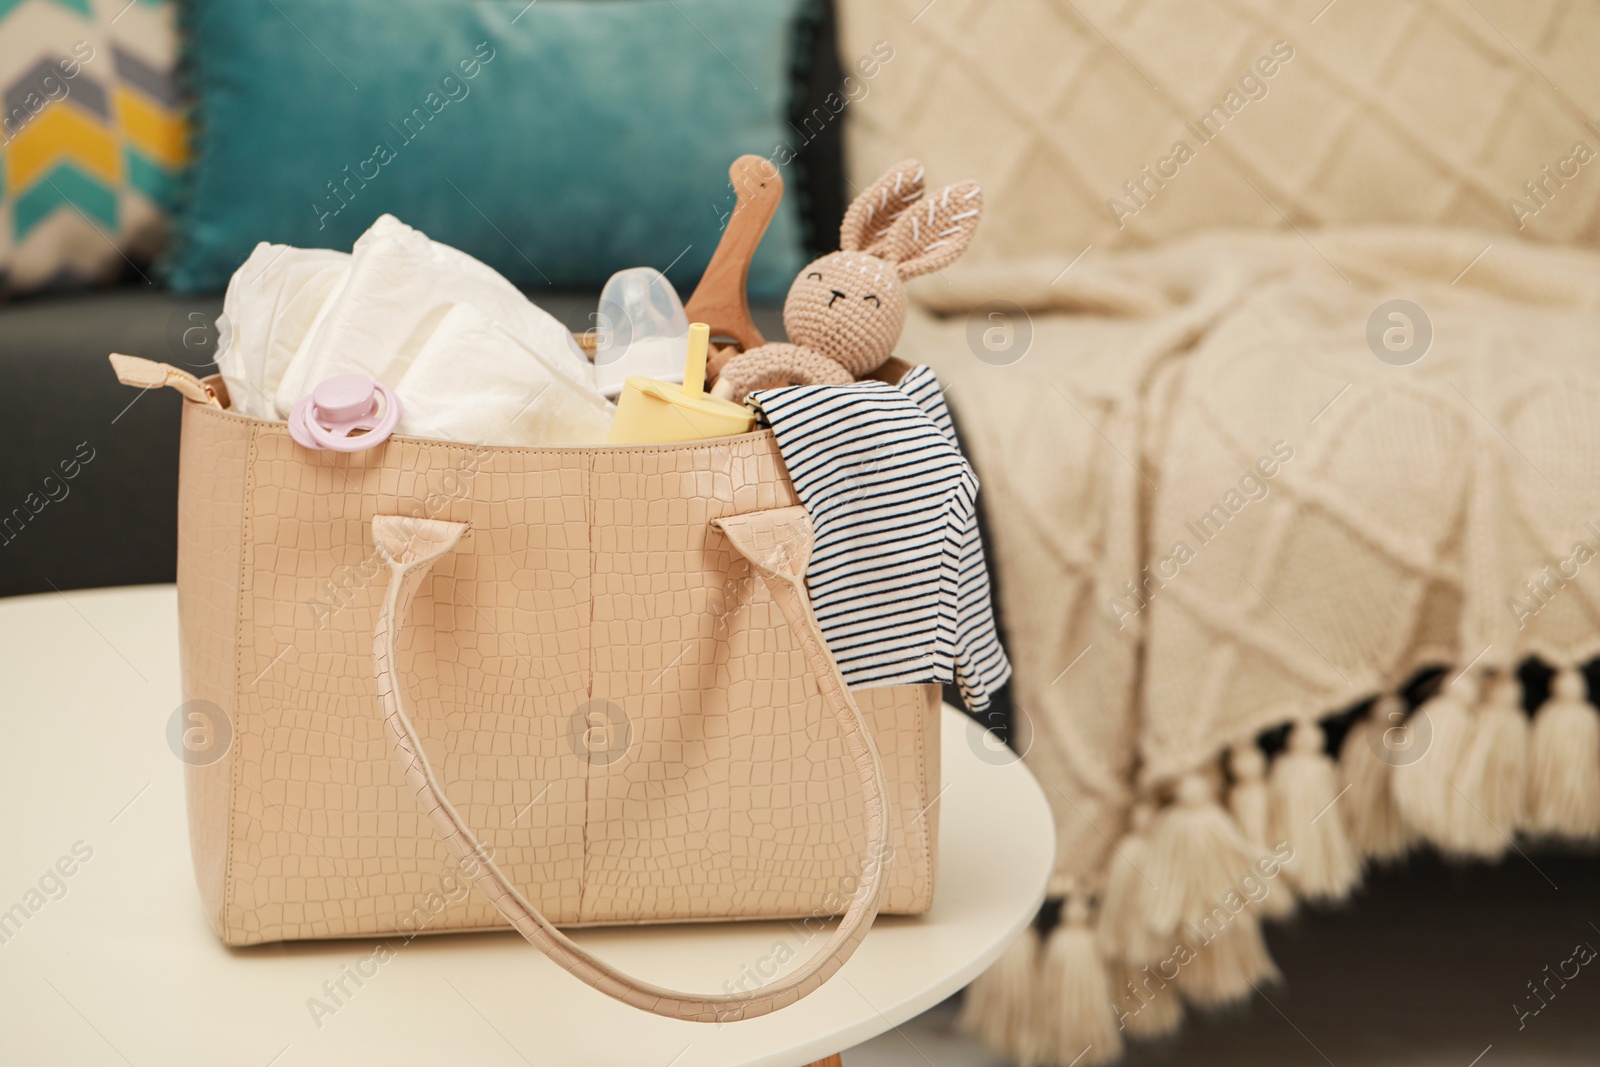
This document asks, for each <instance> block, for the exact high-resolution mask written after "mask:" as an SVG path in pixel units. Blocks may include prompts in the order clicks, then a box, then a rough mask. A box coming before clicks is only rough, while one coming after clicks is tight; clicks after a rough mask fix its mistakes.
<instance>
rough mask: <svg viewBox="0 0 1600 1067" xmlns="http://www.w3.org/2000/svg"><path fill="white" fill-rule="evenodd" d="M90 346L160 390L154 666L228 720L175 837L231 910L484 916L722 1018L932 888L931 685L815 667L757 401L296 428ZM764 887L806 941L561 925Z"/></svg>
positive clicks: (807, 985) (439, 919)
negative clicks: (528, 437) (302, 441)
mask: <svg viewBox="0 0 1600 1067" xmlns="http://www.w3.org/2000/svg"><path fill="white" fill-rule="evenodd" d="M113 362H114V364H115V365H116V369H117V372H118V376H119V377H120V378H122V380H123V381H125V382H129V383H130V384H135V385H142V386H146V387H149V386H154V385H170V386H173V387H175V388H178V389H179V390H180V391H181V392H183V393H184V395H185V397H186V398H187V399H188V402H187V403H185V404H184V410H183V444H182V453H181V460H180V477H179V504H178V506H179V529H178V533H179V548H178V609H179V625H180V629H181V638H182V658H183V663H182V666H183V685H184V699H185V701H186V711H187V712H188V713H189V714H188V718H189V719H190V720H192V721H197V722H199V721H202V720H205V721H207V722H210V724H211V725H212V726H213V727H214V729H213V730H212V734H213V735H225V736H223V737H221V743H214V744H212V745H211V747H210V750H207V751H205V752H204V754H196V755H195V757H194V758H192V759H188V760H186V762H188V763H189V766H188V767H187V771H186V773H187V776H188V802H189V824H190V842H191V846H192V851H193V856H194V865H195V873H196V876H197V877H198V879H199V883H200V890H201V895H202V897H203V898H204V901H205V906H206V910H207V912H208V914H209V916H210V919H211V922H212V925H213V926H214V927H215V928H216V930H217V933H218V934H219V935H220V936H221V937H222V939H223V940H224V941H226V942H227V943H228V944H231V945H250V944H256V943H260V942H266V941H277V940H288V939H297V938H332V937H390V936H400V937H407V938H409V937H410V936H413V935H415V934H417V933H436V932H446V931H459V930H484V929H494V928H501V927H504V926H506V925H507V924H509V925H511V926H513V927H515V928H516V929H517V930H519V931H521V932H522V934H523V935H524V936H525V937H526V938H527V939H528V940H529V941H531V942H532V943H533V944H534V945H535V946H537V947H538V948H539V949H541V950H542V951H543V952H545V953H546V954H547V955H549V956H550V957H551V958H552V959H554V960H555V961H556V962H557V963H559V964H560V965H561V966H563V967H565V968H566V969H567V970H569V971H570V972H571V973H572V974H573V975H574V976H576V977H577V978H579V979H581V980H583V981H585V982H587V983H589V984H591V985H593V986H594V987H596V988H597V989H600V990H601V991H602V992H605V993H607V994H609V995H611V996H614V997H617V998H619V999H621V1000H624V1001H626V1002H628V1003H630V1004H633V1005H635V1006H637V1007H640V1008H644V1009H646V1010H649V1011H654V1012H658V1013H660V1014H664V1015H669V1016H673V1017H679V1018H686V1019H694V1020H700V1021H723V1020H732V1019H741V1018H750V1017H754V1016H757V1015H762V1014H765V1013H767V1012H770V1011H772V1010H774V1009H776V1008H779V1007H783V1006H785V1005H787V1004H789V1003H792V1002H793V1001H795V1000H798V999H799V998H800V997H802V996H804V995H806V994H807V993H809V992H811V991H812V990H814V989H815V988H817V987H818V986H819V985H821V984H822V982H823V981H825V980H826V979H827V978H828V977H830V976H831V975H832V974H833V973H834V972H835V971H837V970H838V968H839V967H840V966H841V965H842V964H843V963H844V961H845V960H846V959H848V958H849V956H850V954H851V952H853V951H854V949H855V947H856V946H857V944H859V942H860V940H861V938H862V937H863V936H864V935H865V933H866V930H867V928H868V926H870V925H871V922H872V919H873V917H874V915H875V914H876V913H877V912H879V911H884V912H890V913H900V914H915V913H920V912H923V911H925V910H926V909H927V908H928V906H929V905H930V903H931V901H932V897H933V880H934V848H935V843H936V841H937V838H938V825H937V808H936V807H935V806H934V804H933V801H934V800H935V799H936V794H937V792H938V779H939V767H938V753H939V741H938V723H939V704H940V701H939V692H938V687H937V686H907V687H900V688H893V689H873V690H863V691H859V692H852V691H850V690H849V689H847V688H846V687H845V686H844V684H843V682H842V680H841V679H840V677H839V673H838V668H837V667H836V665H835V664H834V662H833V659H832V657H831V656H830V655H829V653H828V651H827V648H826V646H825V645H824V644H823V641H822V638H821V635H820V633H819V632H818V629H817V622H816V618H815V616H814V615H813V614H812V612H811V607H810V602H809V599H808V597H807V595H806V590H805V570H806V563H807V560H808V559H809V553H810V545H811V527H810V522H809V519H808V518H807V516H806V513H805V511H804V509H802V508H801V507H799V506H798V501H797V500H796V498H795V495H794V490H793V487H792V486H791V485H790V482H789V478H788V475H787V473H786V472H785V469H784V466H783V462H782V459H781V457H780V455H779V453H778V449H777V446H776V443H775V442H774V440H773V437H772V435H771V434H770V433H767V432H759V433H750V434H745V435H742V436H739V437H732V438H726V439H721V440H717V441H710V442H701V443H696V444H673V445H659V446H625V447H600V448H582V449H540V448H492V447H489V448H484V447H473V446H468V445H459V444H451V443H446V442H442V441H428V440H418V439H414V438H405V437H392V438H390V439H389V440H388V441H386V442H384V443H383V444H382V445H379V446H378V447H376V448H373V449H371V450H369V451H365V452H355V453H347V454H340V453H334V452H313V451H309V450H307V449H304V448H302V447H300V446H299V445H297V444H295V443H294V442H293V441H292V440H291V439H290V437H289V434H288V431H287V428H286V426H285V425H284V424H282V423H274V422H267V421H262V420H257V419H251V418H246V417H243V416H240V415H236V414H233V413H231V412H230V411H228V410H227V398H226V396H225V394H224V391H223V387H222V384H221V382H220V380H219V379H216V378H212V379H208V380H206V381H205V382H201V381H199V380H198V379H195V378H193V377H192V376H190V375H188V374H187V373H186V372H183V371H179V370H177V369H175V368H170V367H166V366H164V365H161V364H154V363H150V362H148V361H144V360H135V359H130V358H128V357H116V358H115V359H114V360H113ZM196 716H199V718H196ZM213 740H214V741H215V740H216V738H215V736H214V737H213ZM471 885H475V886H476V887H477V888H478V889H479V890H480V891H481V892H480V893H477V894H473V893H471V892H470V891H469V889H468V887H469V886H471ZM831 916H840V917H841V918H840V919H839V922H838V923H837V925H836V926H834V927H833V929H832V931H831V933H827V934H826V936H824V932H825V930H824V925H823V920H824V919H826V918H828V917H831ZM775 918H785V919H795V920H800V922H799V923H798V924H797V925H796V927H795V929H797V930H803V931H806V932H807V937H808V938H809V939H810V940H811V941H812V943H814V944H817V945H819V946H820V947H818V948H816V949H815V952H814V954H813V955H812V956H811V957H810V958H809V959H808V960H806V961H804V962H802V963H799V964H798V965H796V966H794V967H793V968H792V969H791V970H789V971H787V972H785V973H783V974H782V975H781V976H767V975H763V976H761V979H758V980H752V979H751V976H750V975H749V974H748V973H739V974H730V975H729V976H728V977H729V981H728V982H727V983H726V984H725V985H724V986H723V988H722V990H720V991H717V992H714V993H706V994H690V993H678V992H674V991H671V990H668V989H663V988H659V987H656V986H653V985H650V984H648V983H645V982H641V981H638V980H635V979H632V978H629V977H627V976H626V975H623V974H620V973H618V972H616V971H615V970H614V969H612V968H610V967H609V966H607V965H606V964H605V963H604V962H603V961H601V960H599V959H597V958H595V957H594V956H592V955H590V954H589V953H587V952H585V951H584V950H583V949H581V948H579V947H578V946H577V945H576V944H574V943H573V942H572V941H570V940H569V939H568V938H566V937H565V936H564V935H563V934H562V933H561V932H560V931H559V929H558V927H563V926H567V927H572V926H586V925H608V924H625V923H660V922H684V921H719V920H732V919H775ZM811 935H814V937H813V936H811ZM766 979H770V980H766ZM762 980H766V981H765V984H761V981H762Z"/></svg>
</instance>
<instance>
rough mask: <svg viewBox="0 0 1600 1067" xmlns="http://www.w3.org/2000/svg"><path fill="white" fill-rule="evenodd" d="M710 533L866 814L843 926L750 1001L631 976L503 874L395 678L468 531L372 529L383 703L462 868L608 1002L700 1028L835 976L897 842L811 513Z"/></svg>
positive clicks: (377, 524)
mask: <svg viewBox="0 0 1600 1067" xmlns="http://www.w3.org/2000/svg"><path fill="white" fill-rule="evenodd" d="M712 525H714V526H716V527H718V528H719V529H721V530H722V532H723V533H724V534H726V535H727V538H728V542H729V544H730V545H731V546H732V547H733V549H734V550H735V551H737V552H738V553H739V554H740V555H742V556H743V557H744V558H745V559H747V560H749V561H750V563H751V565H752V566H753V567H754V568H755V570H756V573H757V574H759V575H760V576H761V579H762V582H763V584H764V585H765V586H766V588H767V591H768V592H769V593H770V595H771V596H772V599H773V601H774V602H775V603H776V604H777V605H778V609H779V610H780V611H781V612H782V613H783V616H784V619H785V621H787V622H788V624H789V629H790V631H791V632H792V633H793V635H794V637H795V640H796V641H797V642H798V643H799V645H800V648H801V650H802V652H803V653H804V655H805V658H806V663H807V666H808V667H809V668H810V670H811V673H812V675H813V676H814V677H815V679H816V683H817V687H818V689H819V690H820V691H821V693H822V698H823V701H824V703H825V704H826V705H827V707H828V710H829V711H830V712H832V714H833V716H834V718H835V719H836V720H837V722H838V724H839V730H840V733H841V734H842V736H843V739H844V742H845V745H846V750H847V752H848V753H849V757H850V760H851V762H852V764H853V766H854V768H855V771H856V773H857V775H858V776H859V778H860V781H861V791H862V799H863V802H864V803H865V806H866V825H867V838H868V845H867V853H866V855H865V856H864V857H863V861H862V865H861V881H860V885H859V887H858V888H857V890H856V892H855V894H854V895H853V896H852V897H851V900H850V904H849V907H848V908H847V909H846V911H845V913H844V916H843V917H842V918H841V919H840V921H839V925H838V927H837V928H836V929H835V930H834V931H833V934H832V935H831V936H830V937H829V938H828V940H827V941H826V942H825V943H824V944H823V946H822V947H821V948H820V949H819V950H818V951H817V953H816V954H815V955H814V956H812V957H811V958H810V959H809V960H807V961H806V962H805V963H804V964H803V965H801V966H800V967H799V968H798V969H796V970H795V971H794V972H793V973H791V974H789V975H787V976H785V977H784V978H783V979H782V980H781V981H778V982H774V983H772V984H770V985H767V986H763V987H762V988H761V989H759V990H755V991H753V992H748V993H745V992H738V993H712V994H697V993H683V992H678V991H675V990H671V989H667V988H664V987H662V986H658V985H654V984H652V983H650V982H646V981H642V980H640V979H637V978H633V977H630V976H628V975H626V974H623V973H622V972H620V971H618V970H616V969H615V968H613V967H612V966H611V965H610V964H608V963H606V962H605V961H604V960H601V959H600V958H599V957H597V956H594V955H593V954H591V953H589V952H587V951H585V950H584V949H583V948H582V947H580V946H579V945H577V944H576V943H575V942H573V941H572V940H571V939H570V938H568V937H567V936H566V935H565V934H563V933H562V932H561V931H560V930H558V929H556V928H555V926H553V925H552V924H551V923H550V922H549V920H547V919H546V918H545V917H544V916H543V915H541V914H540V913H539V911H538V909H537V908H535V907H534V906H533V904H532V903H530V902H529V901H528V899H527V898H526V897H525V896H524V895H523V894H522V892H521V891H520V890H518V889H517V887H516V886H515V885H514V884H513V883H512V882H511V880H510V879H509V878H507V877H506V876H505V874H504V873H503V872H502V871H501V870H500V868H499V867H498V866H496V865H495V863H494V860H493V859H491V858H490V857H489V855H488V852H487V850H486V849H485V848H484V847H483V845H482V843H481V842H480V841H479V840H478V837H477V836H476V835H475V834H474V833H473V831H472V830H471V829H470V828H469V827H468V826H467V824H466V821H465V820H464V819H463V818H462V817H461V815H460V814H459V813H458V812H457V811H456V809H455V807H454V806H453V805H452V804H451V803H450V801H449V799H448V798H447V797H446V796H445V792H444V789H443V787H442V786H441V785H440V784H439V781H438V779H437V778H436V777H435V776H434V772H433V768H432V767H431V766H430V765H429V763H428V758H427V756H426V754H425V753H424V752H423V749H422V743H421V740H420V739H419V738H418V736H417V732H416V728H415V727H414V726H413V725H412V722H411V718H410V716H409V715H408V714H407V711H406V706H405V701H404V698H403V696H402V694H401V691H400V686H399V684H398V680H397V678H396V658H397V657H396V641H395V639H396V636H397V635H398V634H399V632H400V629H401V628H402V627H403V626H404V625H405V619H406V613H407V610H408V609H409V608H410V606H411V601H412V599H413V598H414V597H415V596H416V594H417V590H418V589H419V588H420V587H421V585H422V583H423V580H424V579H426V578H427V576H428V574H429V572H430V571H431V570H432V568H433V564H434V563H435V562H436V561H437V560H438V559H439V558H440V557H442V556H443V555H444V554H445V553H446V552H449V551H450V550H451V549H452V548H454V547H455V545H456V543H457V542H458V541H459V540H460V539H461V536H462V534H463V533H465V532H466V529H467V527H466V525H465V524H463V523H455V522H444V521H440V520H437V519H420V518H409V517H404V516H399V515H377V516H374V517H373V520H372V532H373V536H374V538H375V540H376V541H377V544H378V547H379V549H380V551H381V552H382V553H383V555H384V556H385V558H386V559H387V560H388V562H389V569H390V577H389V587H388V589H387V591H386V592H385V595H384V601H383V608H382V610H381V611H380V612H379V615H378V622H377V626H376V629H375V630H374V632H373V660H374V665H375V667H376V671H377V683H378V701H379V704H380V706H381V707H382V709H383V718H384V722H385V724H386V725H387V727H388V733H389V739H390V741H391V743H392V744H393V746H394V750H395V754H396V755H397V756H398V757H399V758H400V762H401V765H402V766H403V767H404V768H405V775H406V781H407V782H408V783H409V784H410V785H411V787H412V788H413V789H415V790H416V792H417V796H418V797H419V798H420V799H421V801H422V804H423V806H424V808H425V809H426V810H427V811H428V814H429V815H430V816H431V817H432V819H433V821H434V825H435V826H436V827H437V828H438V830H439V832H440V834H441V835H442V836H443V837H444V839H445V842H446V843H447V844H448V845H449V847H450V849H451V851H452V852H453V853H454V854H455V855H456V856H457V857H458V858H459V859H460V860H461V861H462V868H463V870H464V871H465V872H466V873H467V874H468V876H469V877H471V878H472V879H473V881H474V883H475V884H476V885H477V887H478V888H479V889H480V890H482V891H483V893H484V895H486V896H487V897H488V898H489V900H490V901H491V902H492V903H493V904H494V906H495V907H496V908H498V909H499V910H500V913H501V914H502V915H504V916H505V917H506V919H507V920H508V921H509V922H510V923H511V925H512V926H514V927H515V928H516V929H517V930H518V931H519V932H520V933H521V934H522V936H523V937H525V938H527V939H528V941H529V942H531V943H532V944H533V946H534V947H535V948H537V949H539V950H540V951H541V952H543V953H544V954H545V955H547V956H549V957H550V958H551V959H552V960H554V961H555V962H556V963H558V964H560V965H561V966H562V967H564V968H565V969H566V970H567V971H569V972H570V973H571V974H572V975H573V976H574V977H575V978H577V979H578V980H580V981H582V982H584V983H586V984H588V985H590V986H593V987H594V988H595V989H598V990H599V991H600V992H602V993H605V994H606V995H607V996H611V997H615V998H616V999H618V1000H620V1001H622V1002H624V1003H626V1004H630V1005H632V1006H633V1007H636V1008H640V1009H643V1010H645V1011H649V1012H654V1013H655V1014H657V1015H664V1016H667V1017H669V1018H675V1019H685V1020H690V1021H693V1022H731V1021H736V1020H739V1019H753V1018H756V1017H757V1016H761V1015H766V1014H768V1013H770V1012H772V1011H775V1010H777V1009H778V1008H782V1007H787V1006H788V1005H790V1004H792V1003H794V1002H795V1001H797V1000H799V999H800V998H801V997H804V996H807V995H808V994H810V993H812V992H814V991H815V990H816V989H817V988H818V987H820V986H821V985H822V984H823V983H824V982H826V981H827V980H828V979H829V978H831V977H832V976H833V975H834V973H835V972H837V971H838V970H839V968H840V967H842V966H843V965H844V963H845V961H846V960H848V959H849V958H850V957H851V955H852V954H854V952H855V950H856V948H857V947H858V946H859V945H860V943H861V941H862V939H863V938H864V937H865V936H866V932H867V928H868V927H869V926H871V924H872V920H873V918H874V917H875V916H876V915H877V912H878V899H879V894H880V892H881V890H882V886H883V865H884V862H885V861H886V859H887V856H888V843H889V814H888V808H887V806H886V804H885V800H884V798H885V796H886V795H887V793H888V787H887V785H886V780H885V776H884V771H883V762H882V761H881V760H880V759H879V757H878V751H877V747H876V746H875V745H874V744H873V741H872V735H871V732H870V731H869V730H868V728H867V725H866V722H865V720H864V719H863V717H862V714H861V709H860V708H859V707H858V706H857V705H856V702H855V699H854V698H853V697H852V696H851V695H850V690H849V689H848V688H847V687H846V685H845V683H844V679H843V678H842V677H841V676H840V674H839V668H838V665H837V664H836V663H835V662H834V660H833V657H832V656H831V655H830V654H829V652H828V648H827V645H826V644H825V643H824V642H823V639H822V632H821V630H820V629H819V627H818V624H817V619H816V615H815V614H813V612H812V610H811V601H810V598H809V597H808V596H807V594H806V590H805V586H804V581H805V571H806V564H807V563H808V562H809V561H810V557H811V545H812V528H811V520H810V517H809V516H807V515H806V513H805V509H804V508H800V507H786V508H774V509H771V510H768V511H759V512H752V513H749V514H745V515H736V516H729V517H726V518H720V519H713V520H712Z"/></svg>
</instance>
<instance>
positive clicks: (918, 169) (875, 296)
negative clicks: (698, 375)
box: [716, 159, 983, 400]
mask: <svg viewBox="0 0 1600 1067" xmlns="http://www.w3.org/2000/svg"><path fill="white" fill-rule="evenodd" d="M922 177H923V170H922V164H920V163H918V162H917V161H916V160H914V159H908V160H906V161H905V162H904V163H900V164H898V165H896V166H894V167H892V168H890V170H889V172H888V173H887V174H885V175H884V176H883V177H881V178H879V179H878V180H877V181H875V182H873V183H872V185H870V186H869V187H868V188H867V189H866V191H864V192H863V193H862V194H861V195H860V196H858V197H856V199H855V201H854V202H852V203H851V205H850V209H849V210H848V211H846V212H845V216H844V222H843V223H842V224H841V225H840V227H839V249H840V250H839V251H838V252H832V253H830V254H828V255H826V256H823V257H822V258H821V259H819V260H817V261H816V262H814V263H811V264H810V265H808V266H807V267H806V268H805V270H803V271H801V272H800V276H799V277H798V278H796V279H795V280H794V284H793V285H792V286H790V288H789V296H788V299H787V300H785V301H784V305H783V325H784V328H785V329H786V330H787V331H788V332H789V341H788V343H784V344H767V345H762V346H761V347H760V348H753V349H751V350H750V351H748V352H742V353H740V354H739V355H737V356H735V357H734V358H733V359H731V360H729V361H728V363H727V365H726V366H725V367H723V368H722V374H721V375H720V377H719V378H718V381H717V388H716V393H717V395H719V396H725V397H733V398H735V399H740V400H742V399H744V396H745V394H747V393H748V392H750V390H752V389H760V388H765V387H769V386H775V385H786V384H807V385H810V384H842V383H845V382H851V381H854V380H855V379H857V378H862V377H866V376H867V375H869V374H871V373H872V372H873V371H875V370H877V369H878V368H879V367H881V366H882V365H883V364H884V362H885V361H886V360H887V359H888V358H889V357H890V356H891V355H893V354H894V346H895V344H896V343H897V342H898V341H899V340H900V330H901V327H903V326H904V325H905V321H906V293H905V282H906V280H907V279H910V278H915V277H917V276H918V275H922V274H928V273H930V272H932V271H936V270H939V269H940V268H942V267H944V266H946V265H948V264H950V263H952V262H954V261H955V259H956V257H957V256H959V255H961V253H962V252H963V251H965V250H966V247H967V245H968V244H969V243H970V242H971V241H972V235H973V233H974V232H975V231H976V230H977V228H978V219H979V218H980V217H981V215H982V213H983V193H982V191H981V190H980V189H979V188H978V184H977V183H976V182H970V181H968V182H959V183H957V184H955V185H947V186H945V187H944V188H943V189H938V190H934V191H933V192H928V191H926V190H925V189H924V188H923V184H922Z"/></svg>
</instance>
